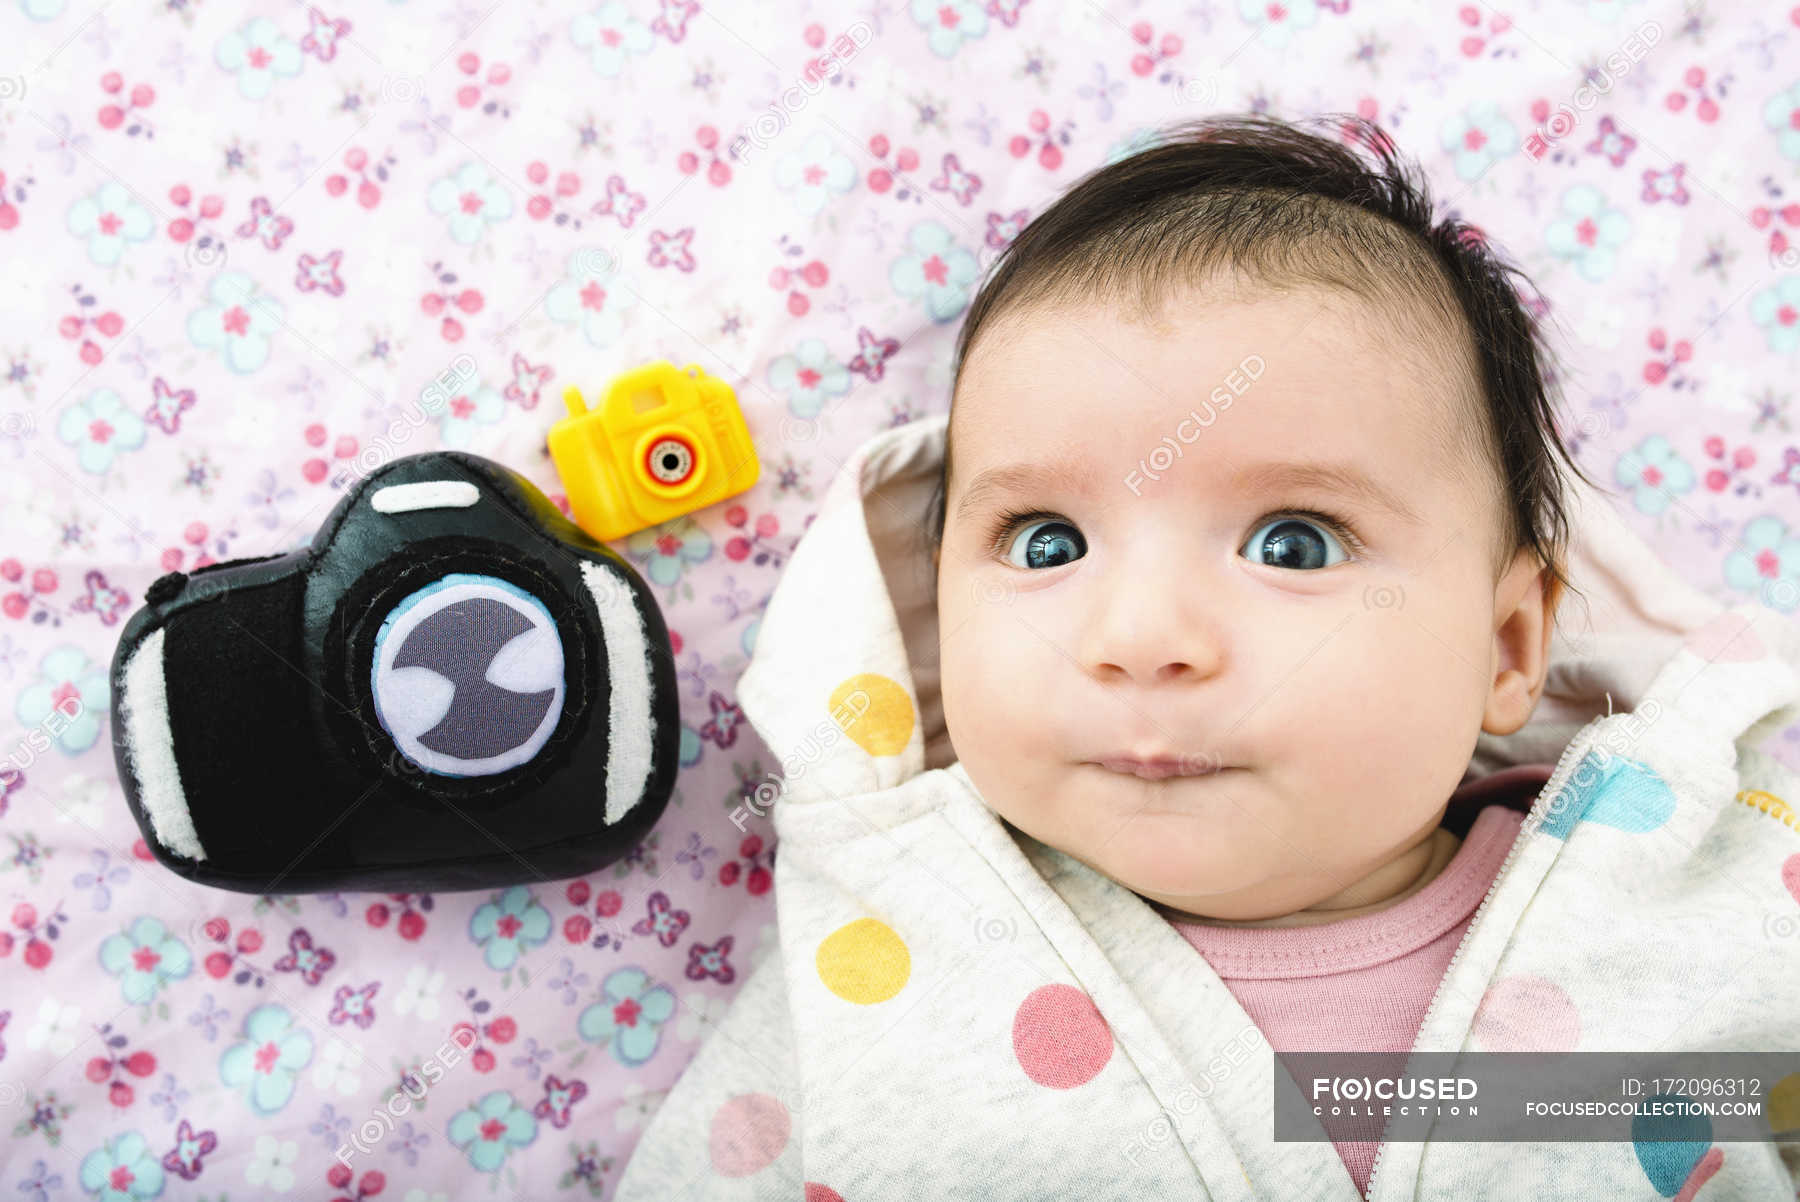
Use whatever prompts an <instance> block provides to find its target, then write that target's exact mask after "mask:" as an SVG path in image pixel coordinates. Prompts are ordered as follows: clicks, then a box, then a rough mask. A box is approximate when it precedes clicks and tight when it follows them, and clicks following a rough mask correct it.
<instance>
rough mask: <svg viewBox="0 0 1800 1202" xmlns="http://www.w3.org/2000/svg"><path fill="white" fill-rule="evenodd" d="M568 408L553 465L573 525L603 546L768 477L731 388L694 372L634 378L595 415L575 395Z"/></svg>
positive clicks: (616, 385) (567, 398) (645, 371)
mask: <svg viewBox="0 0 1800 1202" xmlns="http://www.w3.org/2000/svg"><path fill="white" fill-rule="evenodd" d="M563 402H564V404H566V405H567V406H568V407H569V416H567V417H565V418H563V419H562V420H561V421H559V422H557V423H556V425H554V426H552V427H551V428H550V440H549V441H550V457H551V458H552V459H553V460H555V462H556V470H557V473H558V474H559V475H560V476H561V477H562V481H563V487H564V489H565V490H566V491H567V493H568V495H569V508H570V509H572V510H574V512H575V522H576V524H577V525H578V526H580V527H581V528H582V529H583V530H586V531H587V532H588V533H589V534H591V535H593V536H594V537H595V538H597V539H600V540H602V541H603V542H604V541H609V540H611V539H615V538H623V537H625V536H626V535H627V534H631V533H634V532H636V531H638V530H642V529H644V528H645V527H647V526H654V525H656V524H658V523H659V522H666V521H668V520H669V519H670V518H676V517H680V516H681V515H682V514H684V513H692V512H693V511H694V510H696V509H704V508H706V507H707V506H708V505H711V504H712V503H713V502H715V501H722V500H724V499H725V498H726V497H734V496H736V495H737V494H738V493H741V492H743V491H744V490H745V489H748V488H750V487H751V486H752V485H754V484H755V483H756V480H757V477H758V476H759V475H761V474H762V465H761V464H760V463H759V462H758V460H757V458H756V447H755V446H754V445H753V444H752V443H751V441H750V430H749V427H747V426H746V425H745V424H744V414H743V412H742V410H740V409H739V408H738V403H737V397H736V395H735V394H734V393H733V392H732V391H731V386H730V385H729V384H727V383H725V382H724V381H723V380H719V379H716V378H714V377H712V376H710V375H708V374H706V372H704V371H702V370H701V369H700V367H699V366H698V365H696V364H693V363H690V364H688V365H687V366H685V367H682V368H677V367H676V366H675V365H674V364H673V363H670V362H668V361H667V360H661V361H658V362H656V363H651V364H648V365H646V366H644V367H640V368H637V369H635V370H633V371H628V372H626V373H625V374H624V375H622V376H619V377H618V378H617V379H615V380H614V381H613V382H612V386H611V387H609V388H608V389H607V390H606V397H605V399H604V400H602V401H601V402H600V404H599V406H598V408H589V407H588V405H587V403H586V402H585V401H583V400H582V398H581V390H580V389H579V388H574V387H571V388H569V389H567V390H566V391H565V392H564V393H563Z"/></svg>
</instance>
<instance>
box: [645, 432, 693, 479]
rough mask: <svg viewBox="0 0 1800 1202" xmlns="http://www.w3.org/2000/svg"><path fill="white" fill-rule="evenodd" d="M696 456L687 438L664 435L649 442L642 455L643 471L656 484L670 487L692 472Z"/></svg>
mask: <svg viewBox="0 0 1800 1202" xmlns="http://www.w3.org/2000/svg"><path fill="white" fill-rule="evenodd" d="M697 458H698V457H697V456H696V455H695V454H694V446H693V444H692V443H690V442H689V441H688V440H687V439H685V438H674V437H671V436H668V435H664V436H663V437H662V438H659V439H657V440H656V441H655V442H653V443H651V444H650V450H649V451H648V453H646V454H645V456H644V471H645V472H646V473H647V474H648V475H649V477H650V479H651V480H653V481H654V482H656V483H657V484H661V485H662V486H664V487H665V488H670V487H673V486H675V485H677V484H680V483H682V482H683V481H685V480H686V479H687V478H688V477H689V476H691V475H693V474H694V463H695V461H696V459H697Z"/></svg>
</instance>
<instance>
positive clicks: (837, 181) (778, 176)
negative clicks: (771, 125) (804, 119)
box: [775, 132, 856, 217]
mask: <svg viewBox="0 0 1800 1202" xmlns="http://www.w3.org/2000/svg"><path fill="white" fill-rule="evenodd" d="M775 185H776V187H778V188H780V189H781V190H782V191H783V192H792V193H793V194H794V207H795V208H796V209H798V210H800V212H802V213H804V214H806V215H807V216H808V217H811V216H812V215H813V214H815V213H817V212H818V211H819V210H820V209H822V208H824V207H825V202H826V201H828V200H830V199H831V194H832V193H833V192H835V193H837V194H838V195H840V196H842V195H843V194H844V193H846V192H848V191H850V189H851V188H853V187H855V186H856V164H855V163H853V162H851V161H850V158H849V156H848V155H845V154H842V153H840V152H839V151H838V149H837V147H835V146H833V145H832V144H831V138H830V136H829V135H827V134H825V133H823V132H816V133H814V134H813V135H812V136H811V137H809V138H807V139H806V141H804V142H802V143H801V144H800V145H799V147H798V148H796V149H795V150H793V151H791V152H790V153H788V154H784V155H782V156H781V157H780V158H779V159H777V160H775Z"/></svg>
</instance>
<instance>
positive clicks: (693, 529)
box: [625, 516, 713, 587]
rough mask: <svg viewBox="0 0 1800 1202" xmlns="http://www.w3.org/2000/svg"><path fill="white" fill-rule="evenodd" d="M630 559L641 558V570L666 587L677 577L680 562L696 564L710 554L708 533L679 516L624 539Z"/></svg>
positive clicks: (711, 547)
mask: <svg viewBox="0 0 1800 1202" xmlns="http://www.w3.org/2000/svg"><path fill="white" fill-rule="evenodd" d="M625 549H626V551H627V552H628V553H629V554H630V555H631V557H632V558H633V559H642V560H644V561H645V566H644V570H645V572H646V573H647V574H648V575H649V577H650V579H652V580H654V581H656V583H658V584H660V585H663V586H665V587H666V586H668V585H671V584H674V583H675V582H676V581H677V580H680V579H681V570H682V565H683V564H684V563H699V562H701V561H702V560H705V559H708V558H710V557H711V556H712V550H713V544H712V535H710V534H708V533H707V532H706V531H705V530H702V529H701V528H700V526H699V524H698V523H697V522H695V521H694V519H693V518H691V517H687V516H682V517H678V518H676V519H674V520H673V521H668V522H664V523H663V524H662V525H660V526H652V527H650V529H648V530H639V531H638V532H637V533H635V534H633V535H631V536H630V537H629V538H627V539H626V540H625Z"/></svg>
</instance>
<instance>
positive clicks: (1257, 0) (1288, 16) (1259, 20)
mask: <svg viewBox="0 0 1800 1202" xmlns="http://www.w3.org/2000/svg"><path fill="white" fill-rule="evenodd" d="M1238 16H1240V17H1242V18H1243V19H1244V20H1246V21H1248V22H1249V23H1250V24H1251V25H1254V26H1256V31H1257V36H1259V37H1261V38H1262V41H1263V45H1265V46H1267V47H1268V48H1269V49H1271V50H1280V49H1281V48H1282V47H1284V46H1286V45H1287V44H1288V41H1289V39H1290V38H1292V37H1293V35H1294V33H1295V32H1296V31H1298V30H1301V29H1310V28H1311V27H1312V26H1313V25H1314V24H1316V23H1317V22H1318V20H1319V5H1318V0H1288V2H1287V3H1283V4H1270V3H1269V2H1268V0H1238Z"/></svg>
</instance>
